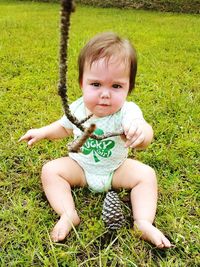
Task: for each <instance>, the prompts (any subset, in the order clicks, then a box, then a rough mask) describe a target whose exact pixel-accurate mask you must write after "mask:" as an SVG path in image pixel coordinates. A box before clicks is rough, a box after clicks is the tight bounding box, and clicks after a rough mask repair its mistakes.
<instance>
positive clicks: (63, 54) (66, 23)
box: [58, 0, 123, 152]
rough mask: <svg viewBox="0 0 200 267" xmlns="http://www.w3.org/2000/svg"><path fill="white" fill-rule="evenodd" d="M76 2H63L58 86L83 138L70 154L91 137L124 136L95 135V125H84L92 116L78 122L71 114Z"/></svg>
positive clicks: (78, 140)
mask: <svg viewBox="0 0 200 267" xmlns="http://www.w3.org/2000/svg"><path fill="white" fill-rule="evenodd" d="M74 7H75V6H74V2H73V0H61V18H60V53H59V55H60V64H59V84H58V94H59V95H60V97H61V99H62V104H63V108H64V112H65V115H66V116H67V118H68V119H69V120H70V121H71V122H72V123H73V124H74V125H75V126H76V127H78V128H79V129H80V130H81V131H82V132H83V136H81V137H80V138H78V139H77V140H75V141H74V142H72V144H71V145H70V147H69V151H70V152H78V151H80V148H81V146H82V145H83V144H84V142H85V141H86V140H87V138H89V137H91V138H93V139H96V140H102V139H105V138H108V137H112V136H118V135H121V134H123V133H122V132H119V133H108V134H106V135H101V136H98V135H95V134H92V133H93V132H94V130H95V125H94V124H91V125H90V127H88V128H85V127H84V126H83V123H84V122H86V121H87V120H89V119H90V118H91V117H92V115H89V116H88V117H86V118H85V119H83V120H82V121H78V120H77V118H76V117H75V116H73V115H72V114H71V111H70V109H69V104H68V97H67V48H68V39H69V29H70V16H71V13H72V12H73V11H74V9H75V8H74Z"/></svg>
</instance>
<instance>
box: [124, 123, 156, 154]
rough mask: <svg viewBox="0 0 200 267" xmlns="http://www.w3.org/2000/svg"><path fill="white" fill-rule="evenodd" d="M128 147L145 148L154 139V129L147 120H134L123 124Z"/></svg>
mask: <svg viewBox="0 0 200 267" xmlns="http://www.w3.org/2000/svg"><path fill="white" fill-rule="evenodd" d="M123 129H124V133H125V136H126V139H127V140H126V143H125V146H126V147H131V148H136V149H145V148H146V147H147V146H148V145H149V144H150V143H151V141H152V139H153V129H152V127H151V125H149V124H148V123H147V122H146V121H145V120H139V119H137V120H132V121H129V122H127V123H124V125H123Z"/></svg>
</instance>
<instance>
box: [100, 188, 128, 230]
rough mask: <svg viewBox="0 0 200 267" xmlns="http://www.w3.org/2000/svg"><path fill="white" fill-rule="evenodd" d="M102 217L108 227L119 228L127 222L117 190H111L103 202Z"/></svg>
mask: <svg viewBox="0 0 200 267" xmlns="http://www.w3.org/2000/svg"><path fill="white" fill-rule="evenodd" d="M102 219H103V221H104V223H105V225H106V227H107V228H109V229H111V230H117V229H119V228H121V227H122V225H123V224H124V222H125V219H124V215H123V212H122V208H121V203H120V200H119V197H118V195H117V193H116V192H114V191H109V192H108V193H107V194H106V197H105V199H104V203H103V210H102Z"/></svg>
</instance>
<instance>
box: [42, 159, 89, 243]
mask: <svg viewBox="0 0 200 267" xmlns="http://www.w3.org/2000/svg"><path fill="white" fill-rule="evenodd" d="M41 179H42V185H43V189H44V192H45V194H46V196H47V199H48V201H49V203H50V205H51V207H52V208H53V209H54V210H55V212H56V213H57V214H58V215H60V219H59V221H58V222H57V223H56V225H55V226H54V228H53V230H52V232H51V238H52V240H53V241H54V242H58V241H61V240H63V239H65V237H66V236H67V235H68V233H69V231H70V230H71V228H72V225H74V226H76V225H78V224H79V223H80V219H79V216H78V214H77V211H76V209H75V205H74V201H73V198H72V194H71V187H72V186H84V185H85V184H86V182H85V176H84V173H83V170H82V169H81V167H80V166H79V165H78V164H77V163H76V162H75V161H74V160H72V159H70V158H69V157H65V158H59V159H56V160H53V161H50V162H48V163H47V164H45V165H44V167H43V169H42V175H41Z"/></svg>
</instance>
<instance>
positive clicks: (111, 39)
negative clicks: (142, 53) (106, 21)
mask: <svg viewBox="0 0 200 267" xmlns="http://www.w3.org/2000/svg"><path fill="white" fill-rule="evenodd" d="M113 56H114V57H116V58H117V59H119V60H122V61H124V63H125V64H126V65H128V66H130V80H129V93H130V92H131V91H132V90H133V88H134V87H135V77H136V73H137V55H136V51H135V49H134V47H133V46H132V45H131V43H130V42H129V40H127V39H122V38H120V37H119V36H118V35H116V34H115V33H112V32H105V33H101V34H98V35H96V36H94V37H93V38H92V39H91V40H90V41H89V42H88V43H87V44H86V45H85V46H84V47H83V48H82V50H81V52H80V54H79V58H78V67H79V84H81V83H82V78H83V72H84V67H85V64H86V63H87V64H89V66H90V67H91V65H92V63H93V62H95V61H96V60H99V59H101V58H103V59H105V60H106V62H108V61H109V59H110V58H111V57H113Z"/></svg>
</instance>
